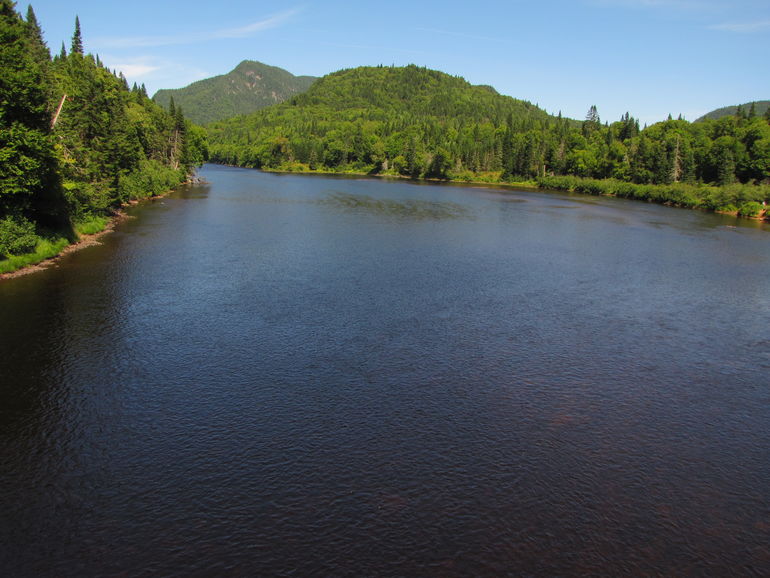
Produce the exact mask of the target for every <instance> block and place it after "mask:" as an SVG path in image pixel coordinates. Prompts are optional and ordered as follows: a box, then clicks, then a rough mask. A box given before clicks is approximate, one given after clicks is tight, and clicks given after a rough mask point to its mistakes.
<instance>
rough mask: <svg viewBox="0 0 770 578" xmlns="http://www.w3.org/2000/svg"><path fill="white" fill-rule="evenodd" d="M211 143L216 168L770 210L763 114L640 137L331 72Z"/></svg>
mask: <svg viewBox="0 0 770 578" xmlns="http://www.w3.org/2000/svg"><path fill="white" fill-rule="evenodd" d="M209 139H210V142H211V155H212V159H213V160H215V161H218V162H222V163H227V164H235V165H241V166H249V167H262V168H270V169H278V170H311V171H312V170H324V171H340V172H344V171H348V172H368V173H372V174H375V173H378V174H394V175H405V176H411V177H425V178H439V179H456V180H482V181H488V182H506V181H521V180H538V182H539V183H541V185H543V186H546V183H547V186H549V187H557V188H566V189H570V190H572V189H575V188H576V187H577V186H579V185H576V181H575V180H574V179H575V178H585V179H597V180H604V181H607V183H609V182H610V181H609V180H612V182H617V183H621V184H623V183H625V185H624V186H622V187H620V186H615V185H614V184H612V185H608V184H607V183H605V184H603V185H596V184H595V183H594V184H591V185H590V187H589V188H590V190H596V191H598V192H607V193H608V194H616V195H622V196H629V197H636V198H645V199H650V200H656V201H659V202H667V203H671V204H677V205H683V206H694V207H695V206H697V207H704V208H709V209H713V210H725V211H737V210H742V211H743V212H744V213H745V214H749V213H751V212H753V213H756V212H757V211H758V210H759V209H757V206H760V207H761V205H757V204H756V203H761V201H770V187H767V186H763V187H758V186H755V185H754V184H759V183H765V184H767V183H768V182H770V124H769V121H768V119H767V118H764V117H761V116H758V115H757V114H756V111H755V113H754V115H753V116H752V115H751V114H746V115H740V116H726V117H723V118H720V119H718V120H706V121H703V122H698V123H690V122H687V121H685V120H682V119H678V120H674V119H669V120H667V121H665V122H660V123H657V124H654V125H652V126H650V127H647V128H645V129H644V130H640V128H639V123H638V121H636V120H635V119H634V118H633V117H631V116H630V115H629V114H628V113H626V114H625V115H624V116H623V117H622V118H621V119H619V120H618V121H616V122H613V123H612V124H610V123H607V122H605V123H602V122H601V119H600V117H599V112H598V111H597V109H596V107H595V106H592V107H591V108H590V110H589V111H588V113H587V115H586V118H585V120H584V121H582V122H577V121H572V120H568V119H565V118H561V115H559V116H558V117H554V116H550V115H548V114H546V113H545V112H544V111H542V110H540V109H539V108H537V107H536V106H533V105H532V104H530V103H527V102H522V101H520V100H516V99H513V98H510V97H507V96H501V95H499V94H497V93H496V92H495V91H494V89H492V88H490V87H481V86H471V85H470V84H468V83H467V82H466V81H464V80H463V79H461V78H457V77H452V76H449V75H446V74H444V73H441V72H437V71H433V70H427V69H425V68H418V67H416V66H407V67H404V68H395V67H377V68H371V67H364V68H355V69H351V70H342V71H339V72H336V73H333V74H330V75H328V76H325V77H323V78H322V79H320V80H318V81H316V83H315V84H313V86H312V87H311V88H310V89H309V90H308V91H307V92H306V93H304V94H302V95H299V96H297V97H294V98H292V99H291V100H290V101H288V102H286V103H283V104H281V105H277V106H274V107H271V108H268V109H264V110H262V111H259V112H257V113H254V114H251V115H248V116H243V117H238V118H235V119H230V120H226V121H222V122H218V123H214V124H212V125H210V126H209ZM558 177H568V178H567V180H564V179H562V180H559V179H558ZM741 183H744V184H747V186H740V184H741ZM707 184H708V185H713V186H711V187H708V186H706V185H707ZM748 185H751V186H748ZM640 187H641V188H640ZM654 187H659V188H658V189H654ZM660 187H663V188H662V189H661V188H660ZM715 187H716V188H715ZM720 187H721V188H720ZM583 188H586V187H583ZM584 192H586V191H584ZM747 203H753V204H751V205H750V206H749V205H747ZM741 207H743V209H741Z"/></svg>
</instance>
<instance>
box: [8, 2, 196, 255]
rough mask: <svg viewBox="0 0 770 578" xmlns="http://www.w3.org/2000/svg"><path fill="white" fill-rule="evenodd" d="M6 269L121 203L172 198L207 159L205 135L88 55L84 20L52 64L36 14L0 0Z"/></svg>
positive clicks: (71, 235)
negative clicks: (13, 259) (172, 190)
mask: <svg viewBox="0 0 770 578" xmlns="http://www.w3.org/2000/svg"><path fill="white" fill-rule="evenodd" d="M0 69H2V75H0V263H2V261H3V259H4V258H5V259H8V258H10V257H11V256H12V255H18V254H22V253H29V252H31V251H35V249H36V247H38V246H39V245H40V244H41V243H45V242H46V241H50V240H52V239H53V240H55V241H56V242H55V244H56V245H60V244H61V242H62V238H64V239H65V240H64V241H63V242H64V243H66V242H68V241H72V240H74V239H75V238H76V236H77V231H78V230H79V229H82V227H83V225H84V224H87V223H93V222H94V221H97V222H98V221H99V220H101V222H102V223H103V222H104V216H106V215H108V214H110V213H111V212H112V211H113V210H114V209H115V208H116V207H118V206H119V205H120V204H121V203H125V202H127V201H130V200H132V199H138V198H142V197H146V196H150V195H154V194H159V193H161V192H163V191H165V190H168V189H169V188H171V187H172V186H174V185H176V184H179V183H180V182H182V181H183V180H185V179H186V177H187V175H188V174H189V173H190V171H191V169H192V167H194V166H196V165H199V164H200V163H202V162H203V161H204V160H205V158H206V155H207V149H206V135H205V131H203V129H201V128H200V127H196V126H194V125H192V124H191V123H189V122H188V121H186V120H185V118H184V116H183V112H182V110H181V109H180V108H178V107H174V106H173V104H172V105H171V107H170V108H169V109H163V108H161V107H160V106H158V105H157V104H155V103H154V102H153V101H152V100H151V99H149V98H148V96H147V92H146V90H145V89H144V87H143V86H141V87H138V86H136V84H134V86H133V87H129V86H128V83H127V82H126V79H125V77H123V75H122V74H116V73H115V72H113V71H110V70H109V69H108V68H106V67H105V66H104V64H103V63H102V62H101V61H100V59H99V57H98V56H93V55H91V54H85V53H84V48H83V41H82V34H81V30H80V22H79V19H77V18H76V19H75V30H74V33H73V36H72V42H71V45H70V47H69V51H68V50H67V48H66V46H64V44H62V48H61V51H60V52H59V53H58V54H57V55H55V56H54V57H53V58H52V57H51V53H50V50H49V48H48V46H47V45H46V43H45V40H44V39H43V35H42V31H41V29H40V26H39V23H38V21H37V18H36V16H35V13H34V10H33V9H32V7H31V6H30V7H29V9H28V11H27V14H26V18H23V17H22V16H21V14H19V13H18V12H17V11H16V9H15V3H14V2H12V1H11V0H0Z"/></svg>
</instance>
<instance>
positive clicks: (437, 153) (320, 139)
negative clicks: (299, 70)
mask: <svg viewBox="0 0 770 578" xmlns="http://www.w3.org/2000/svg"><path fill="white" fill-rule="evenodd" d="M569 125H570V123H569V122H568V121H567V120H566V119H559V118H555V117H551V116H550V115H548V114H547V113H546V112H544V111H543V110H541V109H539V108H537V107H536V106H534V105H532V104H530V103H528V102H524V101H521V100H516V99H513V98H511V97H508V96H501V95H499V94H498V93H497V92H496V91H495V90H494V89H492V88H491V87H487V86H472V85H470V84H469V83H468V82H466V81H465V80H463V79H462V78H458V77H453V76H450V75H448V74H444V73H442V72H438V71H435V70H428V69H425V68H419V67H417V66H413V65H412V66H407V67H383V66H379V67H361V68H354V69H349V70H341V71H339V72H335V73H332V74H329V75H327V76H325V77H323V78H321V79H320V80H318V81H316V82H315V83H314V84H313V85H312V86H311V87H310V89H309V90H308V91H307V92H305V93H304V94H301V95H299V96H296V97H294V98H292V99H291V100H289V101H287V102H285V103H283V104H280V105H277V106H274V107H270V108H267V109H264V110H261V111H258V112H256V113H254V114H251V115H247V116H243V117H238V118H235V119H229V120H226V121H222V122H218V123H214V124H212V125H210V126H209V138H210V142H211V146H212V149H211V150H212V158H213V159H214V160H216V161H219V162H224V163H230V164H238V165H243V166H254V167H267V168H279V167H283V168H286V167H287V166H289V165H292V164H293V163H299V164H301V165H305V166H306V168H310V169H316V168H325V169H332V170H337V169H338V170H347V169H350V170H357V171H366V172H373V173H377V172H385V173H388V172H396V173H399V174H405V175H412V176H420V175H425V176H434V177H439V178H441V177H446V176H447V174H448V171H450V170H454V171H458V170H471V171H487V170H500V169H501V168H502V166H503V162H504V160H505V161H509V160H511V159H510V158H507V157H506V158H505V159H504V155H505V153H506V152H510V149H511V148H512V147H513V143H512V142H508V141H505V142H504V139H503V135H504V134H509V135H513V134H515V133H516V134H518V133H524V132H526V131H528V130H535V131H542V130H544V129H545V128H546V127H550V126H560V127H563V128H564V130H567V128H568V126H569ZM506 146H507V147H508V148H507V149H506V148H505V147H506ZM504 149H505V150H504Z"/></svg>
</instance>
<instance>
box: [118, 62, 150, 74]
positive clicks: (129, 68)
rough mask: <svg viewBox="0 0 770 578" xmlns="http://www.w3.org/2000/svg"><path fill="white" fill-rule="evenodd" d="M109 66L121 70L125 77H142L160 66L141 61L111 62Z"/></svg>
mask: <svg viewBox="0 0 770 578" xmlns="http://www.w3.org/2000/svg"><path fill="white" fill-rule="evenodd" d="M111 68H114V69H115V70H118V71H120V72H122V73H123V74H124V75H126V76H127V77H142V76H145V75H147V74H150V73H152V72H155V71H156V70H160V68H161V67H160V66H152V65H151V64H144V63H141V62H116V63H114V64H112V66H111Z"/></svg>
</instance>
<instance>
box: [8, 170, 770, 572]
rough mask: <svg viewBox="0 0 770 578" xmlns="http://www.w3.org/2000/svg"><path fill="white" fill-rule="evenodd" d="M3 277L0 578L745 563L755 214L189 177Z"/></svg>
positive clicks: (758, 561)
mask: <svg viewBox="0 0 770 578" xmlns="http://www.w3.org/2000/svg"><path fill="white" fill-rule="evenodd" d="M201 176H203V177H204V178H206V179H207V180H208V182H209V184H202V185H194V186H187V187H183V188H181V189H179V190H178V191H176V192H175V193H173V194H171V195H170V196H168V197H166V198H164V199H161V200H157V201H155V202H152V203H145V204H142V205H139V206H136V207H133V208H131V209H130V210H129V212H130V217H131V218H129V219H128V220H126V221H124V222H123V223H121V224H120V225H118V227H117V230H116V232H114V233H112V234H110V235H108V236H106V237H104V238H103V239H102V243H101V244H100V245H98V246H94V247H89V248H86V249H83V250H81V251H79V252H76V253H73V254H71V255H68V256H66V257H65V258H63V259H62V260H61V261H60V262H59V264H58V265H57V266H55V267H52V268H50V269H47V270H45V271H43V272H40V273H35V274H32V275H27V276H23V277H19V278H15V279H8V280H4V281H2V282H0V456H1V457H2V461H1V463H0V487H2V492H1V493H0V507H1V508H2V516H1V517H0V573H1V574H3V575H6V576H56V577H62V576H78V577H80V576H96V575H99V576H123V575H126V576H157V575H164V576H169V575H184V576H190V575H227V576H257V575H259V576H268V575H297V576H307V575H316V576H318V575H329V576H468V575H490V576H494V575H505V574H507V575H549V576H553V575H575V574H593V575H597V574H599V575H625V574H636V575H655V574H668V575H679V576H681V575H747V576H751V575H768V574H770V228H768V226H767V225H763V224H759V223H756V222H751V221H739V220H737V219H735V218H732V217H727V216H719V215H713V214H706V213H700V212H696V211H688V210H680V209H673V208H667V207H662V206H657V205H648V204H644V203H639V202H634V201H626V200H621V199H608V198H597V197H584V196H579V195H565V194H555V193H543V192H523V191H513V190H511V191H502V190H497V189H492V188H476V187H469V186H450V185H439V184H418V183H410V182H404V181H395V182H394V181H385V180H377V179H362V178H326V177H317V176H300V175H279V174H267V173H262V172H259V171H254V170H245V169H234V168H227V167H219V166H213V165H207V166H204V168H203V169H202V171H201Z"/></svg>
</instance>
